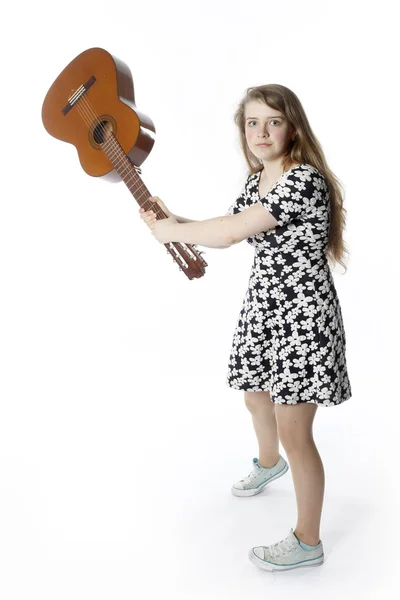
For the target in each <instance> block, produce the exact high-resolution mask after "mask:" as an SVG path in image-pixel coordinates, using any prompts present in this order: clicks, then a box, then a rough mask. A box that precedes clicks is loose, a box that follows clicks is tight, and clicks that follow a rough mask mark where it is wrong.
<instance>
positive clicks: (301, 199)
mask: <svg viewBox="0 0 400 600" xmlns="http://www.w3.org/2000/svg"><path fill="white" fill-rule="evenodd" d="M327 196H328V188H327V185H326V180H325V178H324V177H323V176H322V175H321V174H320V173H319V171H317V169H315V168H314V167H305V168H297V169H293V170H291V171H288V173H287V175H285V176H284V177H283V178H282V180H281V181H279V182H278V184H277V185H276V186H275V187H274V188H272V190H271V191H270V192H269V193H268V194H267V195H266V196H264V197H263V198H258V202H260V203H261V204H262V205H263V206H264V207H265V208H266V209H267V210H268V211H269V212H270V213H271V214H272V215H273V216H274V217H275V219H276V220H277V221H278V224H279V225H280V226H283V225H286V224H287V223H290V222H293V221H298V220H304V219H305V218H309V217H310V216H312V215H313V214H316V213H317V212H318V211H320V209H321V208H322V207H323V206H326V203H327Z"/></svg>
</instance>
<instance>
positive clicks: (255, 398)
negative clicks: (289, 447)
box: [244, 392, 279, 467]
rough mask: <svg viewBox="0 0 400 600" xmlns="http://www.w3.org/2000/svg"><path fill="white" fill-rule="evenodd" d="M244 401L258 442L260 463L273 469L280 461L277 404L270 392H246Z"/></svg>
mask: <svg viewBox="0 0 400 600" xmlns="http://www.w3.org/2000/svg"><path fill="white" fill-rule="evenodd" d="M244 401H245V404H246V406H247V408H248V410H249V411H250V413H251V416H252V419H253V425H254V430H255V432H256V436H257V440H258V449H259V456H258V462H259V464H260V465H261V466H262V467H273V466H274V465H276V463H277V462H278V460H279V438H278V430H277V425H276V419H275V410H274V409H275V404H274V403H273V402H272V401H271V399H270V394H269V392H244Z"/></svg>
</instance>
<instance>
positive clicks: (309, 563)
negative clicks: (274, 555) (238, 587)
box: [248, 550, 324, 571]
mask: <svg viewBox="0 0 400 600" xmlns="http://www.w3.org/2000/svg"><path fill="white" fill-rule="evenodd" d="M248 557H249V559H250V560H251V562H252V563H253V564H255V565H257V567H260V569H264V571H290V570H291V569H299V568H303V567H319V566H320V565H322V564H323V562H324V553H322V555H321V556H318V558H313V559H311V560H305V561H303V562H301V563H297V564H294V565H276V564H274V563H271V562H267V561H265V560H262V559H261V558H258V556H256V555H255V554H254V552H253V550H250V551H249V554H248Z"/></svg>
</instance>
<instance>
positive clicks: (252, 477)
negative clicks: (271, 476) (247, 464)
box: [243, 467, 261, 485]
mask: <svg viewBox="0 0 400 600" xmlns="http://www.w3.org/2000/svg"><path fill="white" fill-rule="evenodd" d="M255 469H257V467H254V469H253V471H252V472H251V473H250V474H249V475H247V477H245V478H244V479H243V482H244V484H245V485H253V483H254V481H255V480H256V479H257V477H259V475H261V473H260V472H259V471H258V470H257V471H256V470H255Z"/></svg>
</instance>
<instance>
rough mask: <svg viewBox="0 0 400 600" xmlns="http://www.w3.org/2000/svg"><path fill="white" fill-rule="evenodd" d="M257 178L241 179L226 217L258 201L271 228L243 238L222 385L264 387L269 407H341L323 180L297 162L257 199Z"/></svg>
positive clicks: (346, 389) (338, 321) (342, 339)
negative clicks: (246, 249)
mask: <svg viewBox="0 0 400 600" xmlns="http://www.w3.org/2000/svg"><path fill="white" fill-rule="evenodd" d="M260 174H261V171H258V172H257V173H253V174H250V175H249V176H248V177H247V180H246V183H245V186H244V188H243V190H242V192H241V194H240V196H239V197H238V198H237V199H236V201H235V202H234V204H233V205H232V206H231V207H230V208H229V211H228V212H229V214H237V213H239V212H241V211H243V210H246V209H247V208H249V207H250V206H252V205H253V204H255V203H256V202H260V203H261V204H262V205H263V206H265V208H266V209H267V210H268V211H269V212H270V213H271V214H272V215H273V216H274V217H275V219H276V220H277V221H278V225H277V226H276V227H275V228H274V229H269V230H268V231H265V232H262V233H260V234H257V235H255V236H252V237H249V238H247V242H248V243H249V244H251V245H252V246H254V248H255V252H254V262H253V266H252V269H251V273H250V279H249V285H248V290H247V292H246V295H245V298H244V300H243V306H242V308H241V311H240V314H239V317H238V320H237V323H236V328H235V332H234V335H233V342H232V349H231V354H230V357H229V363H228V365H229V366H228V373H227V378H226V383H227V385H228V386H229V387H231V388H234V389H237V390H244V391H253V392H258V391H267V390H269V391H270V396H271V400H272V401H273V402H276V403H277V404H298V403H301V402H311V403H314V404H319V405H321V406H335V405H336V404H341V403H342V402H344V401H345V400H348V399H349V398H350V397H351V387H350V381H349V376H348V372H347V365H346V336H345V331H344V324H343V318H342V311H341V307H340V303H339V299H338V296H337V293H336V289H335V285H334V281H333V278H332V274H331V271H330V267H329V264H328V262H327V257H326V249H327V245H328V231H329V224H330V203H329V190H328V186H327V183H326V180H325V178H324V177H323V175H321V173H320V172H319V171H318V170H317V169H315V168H314V167H313V166H311V165H309V164H301V165H298V166H296V167H293V168H292V169H290V170H289V171H287V172H286V173H284V174H283V175H282V176H281V177H280V179H279V180H278V181H277V182H276V183H275V185H274V186H273V187H272V188H271V190H270V191H269V192H268V194H267V195H266V196H264V197H262V198H260V196H259V193H258V184H259V179H260Z"/></svg>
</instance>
